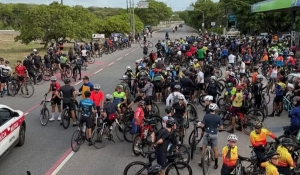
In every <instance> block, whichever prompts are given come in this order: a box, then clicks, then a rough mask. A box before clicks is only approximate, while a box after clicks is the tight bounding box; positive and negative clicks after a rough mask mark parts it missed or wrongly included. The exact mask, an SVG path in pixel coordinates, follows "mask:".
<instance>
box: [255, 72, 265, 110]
mask: <svg viewBox="0 0 300 175" xmlns="http://www.w3.org/2000/svg"><path fill="white" fill-rule="evenodd" d="M263 79H264V76H263V75H261V74H259V75H258V76H257V81H256V82H255V83H254V84H253V86H252V93H253V94H254V100H255V107H256V108H257V109H260V107H261V102H262V91H263V90H264V89H265V87H263V83H262V81H263Z"/></svg>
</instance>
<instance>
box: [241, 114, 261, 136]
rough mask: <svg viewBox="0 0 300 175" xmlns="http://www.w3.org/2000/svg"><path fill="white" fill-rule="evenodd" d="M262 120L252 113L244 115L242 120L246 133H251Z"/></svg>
mask: <svg viewBox="0 0 300 175" xmlns="http://www.w3.org/2000/svg"><path fill="white" fill-rule="evenodd" d="M258 122H260V120H259V119H258V118H257V117H256V116H254V115H251V114H248V115H247V114H246V115H244V118H243V120H242V121H241V124H242V128H243V131H244V133H245V134H247V135H249V134H250V132H251V131H253V130H254V129H255V125H256V124H257V123H258Z"/></svg>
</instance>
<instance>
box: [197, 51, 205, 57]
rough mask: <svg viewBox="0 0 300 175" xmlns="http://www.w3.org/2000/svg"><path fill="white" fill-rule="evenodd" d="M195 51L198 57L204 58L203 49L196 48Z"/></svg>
mask: <svg viewBox="0 0 300 175" xmlns="http://www.w3.org/2000/svg"><path fill="white" fill-rule="evenodd" d="M197 53H198V59H204V50H203V49H199V50H197Z"/></svg>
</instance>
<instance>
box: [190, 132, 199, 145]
mask: <svg viewBox="0 0 300 175" xmlns="http://www.w3.org/2000/svg"><path fill="white" fill-rule="evenodd" d="M194 135H195V130H193V131H192V132H191V134H190V136H189V145H190V146H191V144H192V141H193V140H192V139H193V137H194ZM201 140H202V137H201V136H200V140H199V141H198V140H196V145H195V146H197V145H198V144H199V143H200V142H201Z"/></svg>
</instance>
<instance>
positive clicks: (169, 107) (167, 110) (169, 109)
mask: <svg viewBox="0 0 300 175" xmlns="http://www.w3.org/2000/svg"><path fill="white" fill-rule="evenodd" d="M165 111H166V113H167V114H169V113H170V112H171V111H172V106H167V107H166V108H165Z"/></svg>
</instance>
